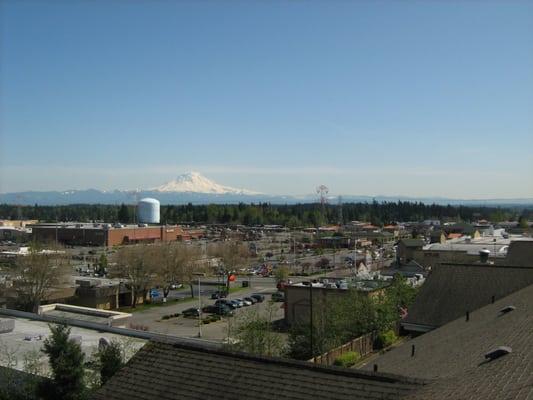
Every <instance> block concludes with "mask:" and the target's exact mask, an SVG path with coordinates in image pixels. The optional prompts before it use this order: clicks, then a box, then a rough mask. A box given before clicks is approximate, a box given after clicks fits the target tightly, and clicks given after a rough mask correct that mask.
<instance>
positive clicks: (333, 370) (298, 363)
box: [146, 339, 429, 385]
mask: <svg viewBox="0 0 533 400" xmlns="http://www.w3.org/2000/svg"><path fill="white" fill-rule="evenodd" d="M150 344H153V345H157V344H164V345H170V346H172V347H174V348H177V349H184V350H191V351H199V352H203V353H209V354H217V355H220V356H225V357H232V358H239V359H242V360H248V361H256V362H261V363H269V364H278V365H283V366H286V367H292V368H304V369H308V370H315V371H320V372H323V373H326V374H332V375H337V376H346V377H353V378H362V379H367V380H371V381H377V382H387V383H404V384H416V385H425V384H427V383H428V382H429V381H428V380H424V379H420V378H413V377H407V376H403V375H397V374H389V373H382V372H372V371H363V370H358V369H346V368H341V367H336V366H325V365H319V364H313V363H310V362H309V361H302V360H291V359H287V358H281V357H272V356H257V355H251V354H248V353H243V352H236V351H229V350H223V349H212V348H206V347H203V346H202V345H200V344H192V343H187V344H185V343H170V342H165V341H160V340H158V339H155V340H151V341H150V342H149V343H147V344H146V346H148V345H150Z"/></svg>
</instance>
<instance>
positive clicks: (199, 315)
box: [198, 275, 202, 338]
mask: <svg viewBox="0 0 533 400" xmlns="http://www.w3.org/2000/svg"><path fill="white" fill-rule="evenodd" d="M198 337H199V338H201V337H202V291H201V286H200V276H199V275H198Z"/></svg>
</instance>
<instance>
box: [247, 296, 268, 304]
mask: <svg viewBox="0 0 533 400" xmlns="http://www.w3.org/2000/svg"><path fill="white" fill-rule="evenodd" d="M250 297H251V298H253V299H256V300H257V302H258V303H262V302H263V301H265V296H263V295H262V294H252V295H251V296H250Z"/></svg>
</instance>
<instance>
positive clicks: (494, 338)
mask: <svg viewBox="0 0 533 400" xmlns="http://www.w3.org/2000/svg"><path fill="white" fill-rule="evenodd" d="M508 305H513V306H515V307H516V309H515V310H514V311H511V312H508V313H505V314H504V313H502V312H500V310H502V309H503V308H504V307H506V306H508ZM412 345H415V355H414V356H413V357H412V356H411V350H412ZM498 346H509V347H511V348H512V352H511V353H510V354H507V355H505V356H502V357H501V358H498V359H495V360H492V361H490V362H488V361H486V360H485V358H484V355H485V354H486V353H487V352H489V351H490V350H492V349H494V348H496V347H498ZM373 364H377V365H378V370H379V371H383V372H387V373H401V374H404V375H407V376H412V377H418V378H423V379H429V380H432V383H430V384H428V385H426V386H424V387H422V388H420V390H418V391H417V392H415V393H412V394H410V395H409V396H408V398H409V399H416V400H421V399H435V400H440V399H442V400H445V399H446V400H449V399H454V400H455V399H469V400H478V399H479V400H485V399H504V400H526V399H528V400H531V399H533V285H530V286H528V287H526V288H524V289H522V290H519V291H517V292H515V293H513V294H511V295H509V296H507V297H505V298H503V299H500V300H499V301H496V302H495V303H494V304H489V305H487V306H485V307H483V308H481V309H479V310H477V311H474V312H472V313H471V314H470V319H469V321H466V319H465V318H459V319H457V320H455V321H453V322H451V323H449V324H446V325H444V326H443V327H441V328H439V329H436V330H433V331H431V332H429V333H426V334H424V335H421V336H418V337H416V338H414V339H412V340H410V341H407V342H405V343H404V344H402V345H401V346H399V347H397V348H395V349H393V350H391V351H389V352H387V353H385V354H383V355H381V356H380V357H378V358H377V359H374V360H372V361H371V363H370V364H369V365H367V366H365V369H369V370H370V369H372V368H373Z"/></svg>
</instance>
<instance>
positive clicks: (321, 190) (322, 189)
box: [316, 185, 329, 222]
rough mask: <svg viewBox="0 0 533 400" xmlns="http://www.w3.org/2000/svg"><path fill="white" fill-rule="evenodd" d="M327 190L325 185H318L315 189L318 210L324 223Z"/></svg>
mask: <svg viewBox="0 0 533 400" xmlns="http://www.w3.org/2000/svg"><path fill="white" fill-rule="evenodd" d="M328 193H329V189H328V187H327V186H326V185H320V186H318V187H317V188H316V194H317V195H318V199H319V201H320V209H321V212H322V219H323V220H324V222H326V204H327V203H328Z"/></svg>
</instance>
